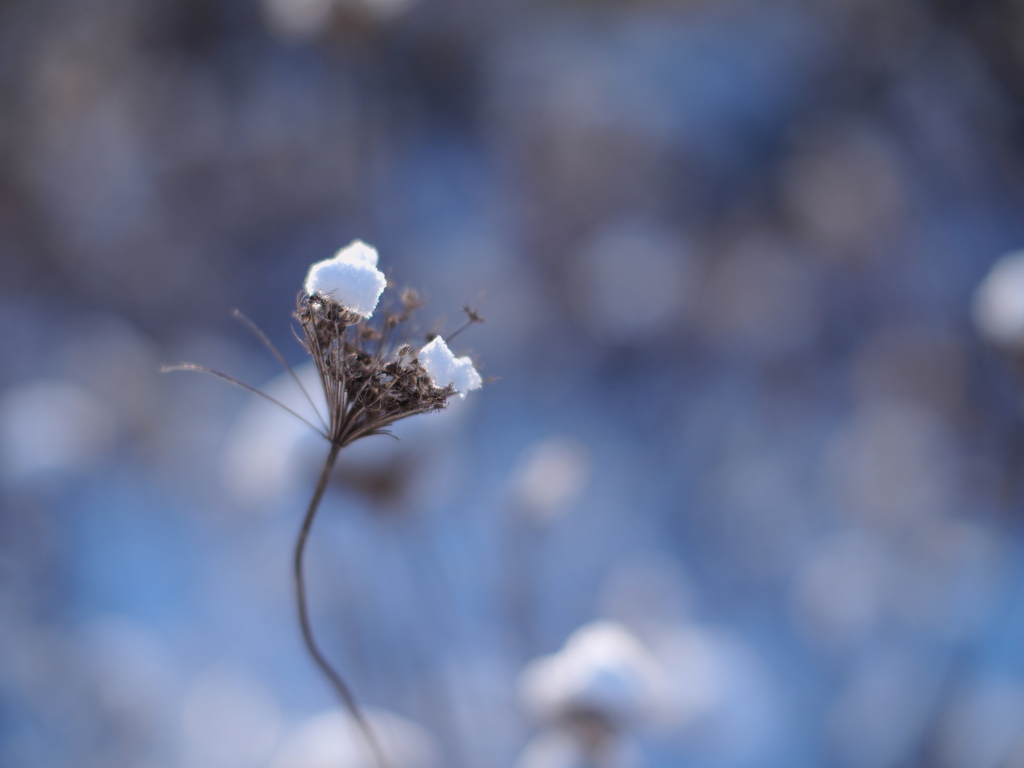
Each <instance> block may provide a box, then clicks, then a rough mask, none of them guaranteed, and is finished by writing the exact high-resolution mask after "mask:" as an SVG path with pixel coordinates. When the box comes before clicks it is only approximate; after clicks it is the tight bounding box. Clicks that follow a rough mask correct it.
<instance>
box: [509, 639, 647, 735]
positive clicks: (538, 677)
mask: <svg viewBox="0 0 1024 768" xmlns="http://www.w3.org/2000/svg"><path fill="white" fill-rule="evenodd" d="M659 679H660V673H659V669H658V663H657V661H656V660H655V659H654V657H653V656H652V655H651V654H650V652H649V651H648V650H647V649H646V648H644V647H643V646H642V645H641V644H640V642H639V641H638V640H637V639H636V638H634V637H633V635H631V634H630V633H629V631H628V630H627V629H626V628H625V627H623V626H621V625H619V624H615V623H613V622H595V623H593V624H589V625H587V626H585V627H583V628H582V629H579V630H577V631H576V632H575V633H573V635H572V636H570V638H569V639H568V641H567V642H566V644H565V647H564V648H563V649H562V650H561V651H559V652H558V653H556V654H553V655H551V656H545V657H542V658H540V659H537V660H535V661H533V662H531V663H530V664H529V665H528V666H527V667H526V669H525V670H524V671H523V674H522V678H521V687H522V691H523V695H524V698H525V699H526V703H527V704H528V706H529V707H530V709H532V710H533V711H534V712H535V713H536V714H538V715H540V716H541V717H542V718H546V719H557V718H559V717H562V716H566V715H572V714H573V713H594V714H597V715H600V716H601V717H603V718H605V719H607V720H608V721H610V722H613V723H625V722H629V721H632V720H635V719H637V718H638V717H640V716H642V715H643V714H644V713H645V712H647V711H649V710H650V709H651V706H652V703H653V700H654V699H655V698H656V697H657V689H658V680H659Z"/></svg>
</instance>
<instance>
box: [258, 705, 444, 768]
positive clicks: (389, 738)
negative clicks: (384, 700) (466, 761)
mask: <svg viewBox="0 0 1024 768" xmlns="http://www.w3.org/2000/svg"><path fill="white" fill-rule="evenodd" d="M364 714H365V715H366V719H367V721H368V722H369V725H370V729H371V730H372V731H373V733H374V735H375V736H376V737H377V739H378V740H379V741H380V745H381V748H382V749H383V751H384V754H385V755H386V756H387V758H388V762H389V763H390V764H391V765H392V766H393V767H394V768H439V766H440V761H439V759H438V750H437V747H436V746H435V744H434V740H433V738H432V737H431V736H430V734H429V733H427V731H426V730H424V729H423V728H421V727H420V726H418V725H416V724H415V723H413V722H410V721H409V720H406V719H404V718H402V717H399V716H398V715H395V714H392V713H390V712H382V711H373V710H370V711H365V712H364ZM376 766H377V761H376V760H375V759H374V757H373V754H372V752H371V751H370V748H369V746H368V745H367V744H366V739H365V738H364V736H363V734H362V732H361V731H360V730H359V728H358V727H357V726H356V725H355V723H353V721H352V718H351V717H350V716H349V715H348V714H347V713H345V712H342V711H340V710H335V711H331V712H326V713H324V714H321V715H317V716H315V717H313V718H311V719H309V720H307V721H306V722H304V723H302V724H300V725H299V726H298V727H297V728H296V730H295V731H294V732H293V733H292V734H291V735H290V736H288V737H287V738H286V739H285V741H284V743H283V744H282V746H281V748H280V750H278V753H277V755H276V756H275V758H274V760H273V762H271V764H270V768H376Z"/></svg>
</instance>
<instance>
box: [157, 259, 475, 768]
mask: <svg viewBox="0 0 1024 768" xmlns="http://www.w3.org/2000/svg"><path fill="white" fill-rule="evenodd" d="M386 286H387V279H386V278H385V277H384V273H382V272H381V271H380V270H379V269H377V251H376V250H375V249H374V248H372V247H371V246H369V245H367V244H366V243H363V242H361V241H359V240H356V241H353V242H352V243H351V244H350V245H348V246H347V247H345V248H342V249H341V250H340V251H338V253H337V254H335V256H334V257H333V258H331V259H326V260H324V261H321V262H318V263H316V264H314V265H313V266H312V267H310V269H309V273H308V275H307V276H306V282H305V283H304V286H303V287H304V289H305V291H304V293H300V294H299V298H298V306H297V308H296V310H295V317H296V318H297V319H298V321H299V323H300V324H301V325H302V332H303V338H302V342H303V344H304V345H305V347H306V350H307V351H308V352H309V354H310V355H311V356H312V358H313V362H314V364H315V365H316V369H317V372H318V373H319V378H320V383H321V385H322V386H323V390H324V395H325V398H326V401H327V415H326V417H321V418H322V422H323V426H324V429H323V430H321V429H320V428H319V427H317V426H316V425H315V424H313V423H312V422H309V421H307V420H306V419H305V418H303V417H302V416H301V415H300V414H298V413H296V412H295V411H292V410H291V409H290V408H288V407H287V406H285V405H284V404H283V403H279V402H278V403H277V404H278V405H280V406H281V407H282V408H284V409H285V410H287V411H289V412H290V413H292V414H293V415H295V416H297V417H298V418H299V419H301V420H302V421H305V422H306V423H307V424H309V425H310V426H312V427H313V428H314V429H316V430H317V431H319V432H321V434H323V435H324V437H326V438H327V439H328V440H329V441H330V443H331V448H330V451H329V453H328V455H327V459H326V460H325V462H324V466H323V468H322V469H321V471H320V477H319V479H318V480H317V485H316V489H315V490H314V492H313V497H312V499H311V500H310V502H309V506H308V508H307V509H306V515H305V517H304V518H303V521H302V527H301V529H300V531H299V536H298V540H297V541H296V544H295V553H294V557H293V569H294V574H295V588H296V603H297V605H298V613H299V624H300V627H301V629H302V636H303V639H304V641H305V643H306V648H307V650H308V651H309V653H310V655H311V656H312V657H313V660H314V661H315V662H316V664H317V666H319V667H320V669H321V671H322V672H323V673H324V674H325V675H326V676H327V678H328V679H329V680H330V681H331V684H332V685H333V686H334V688H335V690H336V691H337V693H338V695H339V697H340V698H341V699H342V701H343V702H344V704H345V706H346V708H347V709H348V711H349V712H350V713H351V715H352V717H353V718H354V720H355V721H356V723H357V725H358V728H359V730H360V731H361V732H362V733H363V735H364V737H365V739H366V742H367V744H368V746H369V747H370V749H371V751H372V752H373V755H374V757H375V761H376V764H377V766H378V768H389V762H388V760H387V757H386V756H385V754H384V752H383V751H382V749H381V746H380V744H379V742H378V741H377V739H376V737H375V736H374V734H373V731H372V730H371V728H370V726H369V724H368V723H367V721H366V719H365V717H364V716H363V714H362V710H361V709H360V707H359V705H358V703H357V702H356V699H355V696H354V695H353V694H352V691H351V690H350V689H349V687H348V684H347V683H346V682H345V681H344V679H343V678H342V677H341V675H340V674H339V673H338V672H337V671H336V670H335V669H334V668H333V667H332V666H331V664H330V662H329V661H328V660H327V658H326V657H325V656H324V654H323V652H322V651H321V650H320V648H319V646H318V645H317V643H316V639H315V638H314V636H313V628H312V625H311V623H310V618H309V610H308V607H307V599H306V586H305V575H304V567H303V561H304V553H305V549H306V540H307V538H308V536H309V532H310V529H311V528H312V525H313V519H314V518H315V516H316V512H317V509H318V508H319V506H320V501H321V500H322V499H323V495H324V491H325V490H326V488H327V483H328V480H329V478H330V475H331V472H332V470H333V468H334V464H335V461H336V459H337V457H338V453H339V451H340V450H341V449H342V448H343V447H345V446H346V445H348V444H350V443H352V442H353V441H355V440H358V439H359V438H361V437H367V436H368V435H379V434H388V431H387V428H388V427H389V426H390V425H392V424H394V423H395V422H396V421H399V420H400V419H404V418H406V417H408V416H415V415H416V414H418V413H428V412H430V411H437V410H441V409H442V408H444V407H445V405H447V403H448V398H450V397H451V396H452V395H454V394H456V393H459V394H463V395H464V394H465V392H467V391H468V390H471V389H477V388H479V387H480V386H481V384H482V382H481V379H480V374H478V373H477V372H476V369H475V368H474V367H473V363H472V361H470V359H469V358H468V357H462V358H456V357H455V356H454V355H453V354H452V353H451V351H450V350H449V349H448V346H447V344H445V342H444V340H443V339H441V338H440V337H437V338H435V339H433V340H432V341H431V342H430V343H429V344H427V345H426V346H425V347H423V348H422V349H421V350H419V352H416V351H415V350H414V348H413V347H412V346H410V345H409V344H404V343H403V344H399V345H397V346H394V345H393V342H394V338H395V336H396V335H397V331H398V328H399V327H400V326H401V325H402V324H403V323H405V322H406V321H407V320H408V319H409V318H410V316H411V314H412V312H413V310H415V309H416V308H418V307H419V306H420V299H419V296H418V295H417V294H416V292H415V291H405V292H404V293H403V294H402V296H401V299H400V309H399V310H398V311H388V312H385V314H384V319H383V321H381V322H380V323H379V324H378V325H370V324H369V323H368V322H367V320H368V319H369V317H370V316H371V315H372V314H373V312H374V310H375V309H376V308H377V303H378V301H379V300H380V296H381V294H382V293H383V292H384V289H385V287H386ZM467 315H468V316H469V322H468V323H467V325H469V324H472V323H475V322H482V320H481V319H480V317H479V315H477V314H476V312H475V311H470V310H467ZM239 317H241V316H240V315H239ZM242 319H243V321H244V322H246V323H247V324H248V325H249V327H250V328H251V329H252V330H253V332H254V333H255V334H256V335H257V336H258V337H259V338H260V340H261V341H262V342H263V343H264V344H265V345H266V346H267V347H268V348H269V349H270V350H271V351H272V352H273V353H274V355H275V356H276V357H277V358H278V360H280V361H281V362H282V363H283V364H284V365H285V367H286V368H288V370H289V371H290V372H291V374H292V377H293V378H294V379H295V382H296V383H297V384H298V385H299V387H300V389H302V390H303V392H306V390H305V389H304V388H303V387H302V382H301V381H299V378H298V376H297V375H296V374H295V372H294V371H292V370H291V368H290V367H289V366H288V364H287V363H285V361H284V358H283V357H282V356H281V354H280V353H279V352H278V351H277V350H276V348H274V346H273V345H272V344H271V343H270V341H269V340H268V339H267V337H266V336H265V335H264V334H263V333H262V332H261V331H260V330H259V329H258V328H256V327H255V326H254V325H253V324H252V323H250V322H249V321H248V320H245V318H242ZM465 327H466V326H463V328H465ZM461 331H462V328H460V329H459V330H457V331H455V332H454V333H453V334H451V335H450V336H449V337H448V338H449V339H451V338H453V337H454V336H455V335H456V334H458V333H460V332H461ZM420 358H422V359H423V363H421V362H420ZM164 370H193V371H196V370H197V371H205V372H208V373H212V374H214V375H215V376H219V377H221V378H224V379H227V380H228V381H231V382H232V383H234V384H238V385H239V386H241V387H243V388H245V389H248V390H250V391H252V392H255V393H256V394H259V395H261V396H263V397H265V398H268V399H270V400H273V398H272V397H270V396H269V395H268V394H266V393H265V392H261V391H259V390H257V389H255V388H254V387H250V386H249V385H247V384H245V383H243V382H241V381H238V380H237V379H235V378H233V377H231V376H228V375H226V374H223V373H220V372H219V371H214V370H211V369H209V368H205V367H203V366H197V365H191V364H183V365H178V366H170V367H168V368H165V369H164ZM306 396H307V398H308V399H309V401H310V403H311V404H312V403H313V398H312V397H309V394H308V392H306ZM274 402H277V401H276V400H275V401H274ZM314 408H315V405H314Z"/></svg>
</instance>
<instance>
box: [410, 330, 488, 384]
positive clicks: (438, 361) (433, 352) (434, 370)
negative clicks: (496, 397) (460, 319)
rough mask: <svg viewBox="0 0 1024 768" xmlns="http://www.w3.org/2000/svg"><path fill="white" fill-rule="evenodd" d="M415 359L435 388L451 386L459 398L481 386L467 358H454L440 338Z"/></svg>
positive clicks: (422, 350) (474, 369) (479, 379)
mask: <svg viewBox="0 0 1024 768" xmlns="http://www.w3.org/2000/svg"><path fill="white" fill-rule="evenodd" d="M417 357H418V358H419V361H420V364H421V365H422V366H423V367H424V368H425V369H426V371H427V374H428V375H429V376H430V379H431V381H433V382H434V385H435V386H437V387H446V386H448V385H449V384H451V385H452V386H453V387H455V391H456V392H458V393H459V397H462V398H464V397H465V396H466V393H467V392H470V391H472V390H474V389H480V387H481V386H483V379H481V378H480V374H479V373H477V370H476V368H474V367H473V361H472V360H471V359H470V358H469V357H455V355H454V354H452V351H451V350H450V349H448V345H447V344H445V341H444V339H442V338H441V337H440V336H437V337H436V338H435V339H434V340H433V341H431V342H430V343H429V344H427V345H426V346H425V347H423V349H421V350H420V353H419V355H418V356H417Z"/></svg>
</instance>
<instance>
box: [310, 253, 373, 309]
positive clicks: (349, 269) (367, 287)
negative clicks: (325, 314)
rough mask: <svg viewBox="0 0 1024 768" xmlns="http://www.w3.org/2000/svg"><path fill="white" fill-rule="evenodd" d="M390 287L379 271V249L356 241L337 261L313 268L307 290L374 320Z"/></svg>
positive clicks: (330, 261) (337, 256)
mask: <svg viewBox="0 0 1024 768" xmlns="http://www.w3.org/2000/svg"><path fill="white" fill-rule="evenodd" d="M387 284H388V281H387V278H386V277H384V273H383V272H381V271H380V270H379V269H377V251H376V249H374V248H373V247H371V246H369V245H367V244H366V243H364V242H363V241H362V240H353V241H352V242H351V243H349V245H347V246H345V247H344V248H342V249H341V250H340V251H338V252H337V253H336V254H335V255H334V256H333V258H330V259H325V260H324V261H318V262H317V263H316V264H314V265H313V266H311V267H310V268H309V274H308V275H307V276H306V282H305V284H304V286H303V288H304V290H305V291H306V293H307V294H308V295H310V296H312V295H313V294H314V293H322V294H324V295H325V296H330V297H331V298H332V299H334V300H335V301H336V302H338V303H339V304H341V305H342V306H343V307H345V308H346V309H350V310H351V311H353V312H355V313H356V314H357V315H361V316H363V317H370V316H371V315H372V314H373V310H374V309H376V308H377V302H378V301H379V300H380V295H381V294H382V293H383V292H384V288H385V287H386V286H387Z"/></svg>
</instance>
